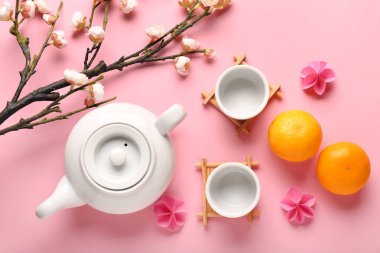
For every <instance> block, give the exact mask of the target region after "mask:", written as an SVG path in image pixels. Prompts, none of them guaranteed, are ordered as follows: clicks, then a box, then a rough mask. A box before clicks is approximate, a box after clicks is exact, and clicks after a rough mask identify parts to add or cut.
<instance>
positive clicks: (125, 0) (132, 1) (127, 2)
mask: <svg viewBox="0 0 380 253" xmlns="http://www.w3.org/2000/svg"><path fill="white" fill-rule="evenodd" d="M137 4H138V3H137V1H136V0H120V10H121V11H122V12H124V13H126V14H127V13H130V12H132V11H133V10H134V9H135V8H136V6H137Z"/></svg>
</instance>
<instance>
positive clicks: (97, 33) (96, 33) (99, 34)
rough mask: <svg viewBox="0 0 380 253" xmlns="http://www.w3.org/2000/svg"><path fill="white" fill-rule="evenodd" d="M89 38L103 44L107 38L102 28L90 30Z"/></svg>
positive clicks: (94, 27) (95, 27)
mask: <svg viewBox="0 0 380 253" xmlns="http://www.w3.org/2000/svg"><path fill="white" fill-rule="evenodd" d="M88 37H89V38H90V40H91V41H92V42H94V43H97V44H99V43H102V42H103V40H104V38H105V31H104V30H103V27H101V26H92V27H91V28H90V30H88Z"/></svg>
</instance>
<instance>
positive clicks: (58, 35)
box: [48, 30, 68, 48]
mask: <svg viewBox="0 0 380 253" xmlns="http://www.w3.org/2000/svg"><path fill="white" fill-rule="evenodd" d="M64 37H65V33H64V32H63V31H60V30H57V31H54V32H53V33H52V34H51V36H50V40H49V42H48V43H49V45H51V44H52V45H54V46H55V47H57V48H64V47H66V46H67V44H68V41H67V40H66V39H65V38H64Z"/></svg>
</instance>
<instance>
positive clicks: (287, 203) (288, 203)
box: [280, 197, 297, 211]
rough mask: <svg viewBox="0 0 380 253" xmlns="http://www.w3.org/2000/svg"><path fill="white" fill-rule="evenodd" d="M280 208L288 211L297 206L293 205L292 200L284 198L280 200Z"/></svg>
mask: <svg viewBox="0 0 380 253" xmlns="http://www.w3.org/2000/svg"><path fill="white" fill-rule="evenodd" d="M280 207H281V208H282V209H284V210H285V211H290V210H292V209H294V208H295V207H297V204H295V203H294V202H293V201H292V200H290V199H289V198H288V197H285V198H283V199H282V201H281V203H280Z"/></svg>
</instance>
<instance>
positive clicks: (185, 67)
mask: <svg viewBox="0 0 380 253" xmlns="http://www.w3.org/2000/svg"><path fill="white" fill-rule="evenodd" d="M174 66H175V68H176V70H177V73H178V74H180V75H181V76H187V75H188V74H189V71H190V58H189V57H186V56H179V57H177V58H175V59H174Z"/></svg>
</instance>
